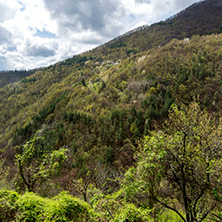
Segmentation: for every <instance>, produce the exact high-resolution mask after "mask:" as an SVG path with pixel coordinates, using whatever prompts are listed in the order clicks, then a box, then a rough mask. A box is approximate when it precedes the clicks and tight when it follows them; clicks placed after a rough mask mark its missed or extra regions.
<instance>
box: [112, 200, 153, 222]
mask: <svg viewBox="0 0 222 222" xmlns="http://www.w3.org/2000/svg"><path fill="white" fill-rule="evenodd" d="M149 214H150V212H149V210H144V209H140V208H137V207H136V206H135V205H133V204H125V205H124V206H123V207H122V208H120V209H118V211H117V212H116V216H115V219H114V220H112V221H115V222H126V221H135V222H153V219H152V218H151V217H150V215H149Z"/></svg>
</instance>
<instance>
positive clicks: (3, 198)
mask: <svg viewBox="0 0 222 222" xmlns="http://www.w3.org/2000/svg"><path fill="white" fill-rule="evenodd" d="M18 199H19V195H18V194H17V193H16V192H14V191H8V190H0V221H4V222H11V221H13V220H14V219H15V215H16V206H15V203H16V201H17V200H18Z"/></svg>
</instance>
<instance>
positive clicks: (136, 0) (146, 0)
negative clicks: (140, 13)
mask: <svg viewBox="0 0 222 222" xmlns="http://www.w3.org/2000/svg"><path fill="white" fill-rule="evenodd" d="M135 3H139V4H143V3H146V4H150V3H151V0H135Z"/></svg>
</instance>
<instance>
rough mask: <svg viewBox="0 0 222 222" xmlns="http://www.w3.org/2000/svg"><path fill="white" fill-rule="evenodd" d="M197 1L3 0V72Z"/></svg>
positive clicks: (49, 59)
mask: <svg viewBox="0 0 222 222" xmlns="http://www.w3.org/2000/svg"><path fill="white" fill-rule="evenodd" d="M197 1H198V0H0V70H6V69H32V68H36V67H40V66H47V65H50V64H53V63H55V62H57V61H60V60H63V59H65V58H68V57H71V56H73V55H75V54H78V53H80V52H83V51H86V50H88V49H92V48H94V47H96V46H98V45H100V44H102V43H105V42H107V41H109V40H111V39H112V38H114V37H116V36H118V35H120V34H124V33H125V32H127V31H129V30H131V29H133V28H136V27H138V26H140V25H144V24H149V25H150V24H152V23H154V22H158V21H160V20H164V19H166V18H168V17H170V16H172V15H174V14H175V13H178V12H179V11H181V10H183V9H185V8H186V7H187V6H189V5H191V4H193V3H194V2H197Z"/></svg>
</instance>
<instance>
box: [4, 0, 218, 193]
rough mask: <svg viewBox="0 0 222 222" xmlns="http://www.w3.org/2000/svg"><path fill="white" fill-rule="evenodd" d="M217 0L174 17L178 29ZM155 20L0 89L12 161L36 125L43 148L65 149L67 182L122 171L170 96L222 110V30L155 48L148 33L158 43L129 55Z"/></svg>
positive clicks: (157, 123)
mask: <svg viewBox="0 0 222 222" xmlns="http://www.w3.org/2000/svg"><path fill="white" fill-rule="evenodd" d="M217 3H220V1H212V0H208V1H204V2H201V3H200V4H195V5H193V6H191V8H189V9H188V10H186V11H185V12H182V13H181V14H179V15H178V16H176V17H175V18H173V19H172V21H174V22H175V24H178V25H177V28H178V27H179V24H180V23H179V22H178V21H179V20H177V18H178V19H181V18H182V17H181V16H184V14H185V15H187V14H188V13H189V12H190V13H191V12H192V13H194V11H195V10H194V9H196V10H197V9H198V5H199V6H200V11H202V10H203V9H204V11H207V8H205V7H209V5H208V4H212V7H215V5H216V4H217ZM219 5H221V4H219ZM202 7H203V9H202ZM218 9H220V11H222V9H221V8H220V7H218ZM196 12H197V11H196ZM192 13H191V14H192ZM210 14H212V13H211V10H210V12H209V16H210ZM221 14H222V13H221ZM212 16H213V15H212ZM184 18H185V17H184ZM191 24H192V23H190V25H191ZM198 24H199V23H198ZM167 26H168V25H167ZM152 27H154V28H155V30H156V29H158V28H160V27H161V28H160V30H162V31H158V32H157V31H153V33H156V32H157V33H159V34H158V35H160V34H161V32H162V33H164V34H163V36H167V35H168V31H167V32H166V29H165V26H161V25H160V24H156V25H154V26H152ZM152 27H150V28H148V29H146V30H143V31H140V32H137V33H134V34H132V35H127V36H124V37H122V38H123V39H125V40H124V41H126V43H127V44H128V45H127V46H125V45H124V44H123V45H121V44H119V45H118V44H117V43H115V44H117V47H110V46H109V45H110V44H107V45H105V46H103V48H98V49H95V50H93V51H91V52H87V53H85V54H83V55H78V56H74V57H73V58H70V59H67V60H65V61H63V62H60V63H57V64H55V65H52V66H50V67H47V68H45V69H43V70H39V71H37V72H36V73H35V74H33V75H32V76H30V77H26V78H25V79H24V80H22V81H20V82H17V83H14V84H9V85H6V86H5V87H3V88H0V110H1V112H0V149H1V153H2V154H3V155H4V156H5V157H7V160H8V163H11V164H12V163H13V160H14V155H15V153H17V152H22V149H23V148H22V145H23V144H24V143H25V142H26V141H28V140H30V139H31V138H32V137H33V136H34V135H35V134H36V132H37V131H39V134H41V135H42V136H43V137H44V143H43V144H41V146H42V149H43V150H57V149H59V148H60V147H66V148H67V149H68V151H69V153H68V155H69V159H68V162H67V165H66V166H65V167H66V169H65V172H64V173H63V178H62V180H63V184H65V185H66V186H69V185H70V181H72V178H73V177H81V176H84V175H87V172H91V171H93V170H94V171H95V172H94V174H92V178H91V179H92V180H93V179H95V177H98V175H99V173H100V170H101V169H103V170H106V169H107V168H111V169H114V170H113V171H114V172H120V171H122V170H125V169H126V168H128V167H129V166H131V165H132V164H134V163H135V160H134V158H133V154H134V152H135V151H136V149H137V145H138V143H137V141H138V140H140V139H141V138H143V136H144V135H147V133H148V131H149V130H152V129H154V128H155V127H160V126H161V123H162V122H163V120H164V119H165V118H167V115H168V110H169V108H170V106H171V104H172V103H173V102H176V103H177V104H180V103H185V104H189V102H190V101H192V100H193V98H195V97H196V98H197V100H198V101H199V102H200V103H201V105H202V107H206V108H207V109H208V111H210V112H213V113H215V115H217V116H218V115H220V110H221V106H222V76H221V73H222V72H221V70H222V67H221V59H222V50H221V44H222V34H212V35H208V36H207V35H204V36H201V37H200V36H198V35H195V36H193V37H192V38H191V39H183V40H178V39H175V38H174V39H172V40H171V41H170V42H169V43H167V44H165V43H164V42H162V41H161V45H164V46H160V47H153V46H157V45H158V44H159V42H158V41H157V40H155V39H153V38H150V39H149V41H148V40H147V42H150V41H151V40H152V39H153V40H154V41H156V42H155V44H154V43H152V42H151V43H150V45H149V46H148V43H147V45H146V44H145V48H146V49H145V48H144V49H143V50H142V49H141V48H140V47H142V44H141V43H140V44H138V46H137V47H138V49H137V48H135V47H134V48H133V50H138V51H139V50H140V51H141V52H138V51H137V52H136V51H133V52H134V54H133V53H132V51H131V52H130V54H131V55H130V56H127V50H131V49H132V48H131V44H132V43H131V42H130V41H133V39H134V40H135V41H141V42H143V43H144V42H145V39H146V38H145V36H146V35H145V34H144V33H149V29H152V30H154V28H152ZM212 27H214V25H213V24H212ZM215 27H217V26H216V25H215ZM195 28H196V27H195V26H194V27H193V28H192V30H193V31H194V30H195ZM164 30H165V31H164ZM168 30H169V29H168ZM216 30H219V28H217V29H216ZM207 31H209V30H207ZM211 31H213V29H212V30H211ZM204 33H205V32H203V33H202V34H204ZM147 35H149V34H147ZM190 35H191V34H190ZM136 36H137V38H136ZM169 36H171V37H170V38H172V37H173V36H172V35H169ZM185 36H186V37H187V35H185ZM153 37H154V36H153ZM174 37H175V36H174ZM140 38H141V39H142V40H141V39H140ZM170 38H169V39H170ZM181 38H184V36H181ZM127 39H128V40H127ZM147 39H148V37H147ZM133 44H134V43H133ZM135 44H136V43H135ZM128 47H129V48H128ZM151 47H153V48H151ZM104 50H106V51H104ZM146 50H147V51H146ZM111 52H112V54H107V53H111ZM103 53H105V54H103ZM121 53H122V54H123V56H122V54H121ZM114 56H115V57H114ZM112 57H113V60H110V58H112ZM124 57H125V59H123V58H124ZM10 161H11V162H10ZM109 172H110V171H109ZM93 177H94V178H93ZM109 177H110V178H114V177H115V176H114V174H111V175H110V174H109ZM95 181H96V183H101V184H102V183H103V182H104V181H98V180H96V179H95ZM101 184H100V185H99V184H98V186H101ZM66 189H68V188H67V187H66ZM106 189H108V188H106Z"/></svg>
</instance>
